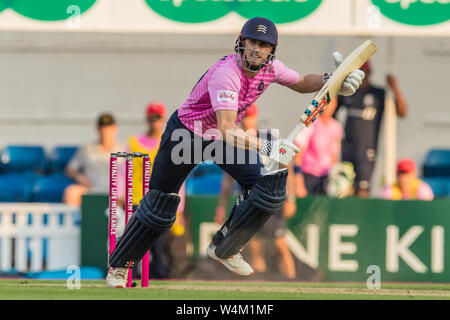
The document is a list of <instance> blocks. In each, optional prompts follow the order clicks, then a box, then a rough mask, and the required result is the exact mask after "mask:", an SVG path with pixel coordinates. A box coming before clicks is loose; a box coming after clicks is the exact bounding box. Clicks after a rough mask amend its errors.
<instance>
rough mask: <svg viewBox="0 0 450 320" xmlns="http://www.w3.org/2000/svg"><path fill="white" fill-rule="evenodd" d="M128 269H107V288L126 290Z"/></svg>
mask: <svg viewBox="0 0 450 320" xmlns="http://www.w3.org/2000/svg"><path fill="white" fill-rule="evenodd" d="M128 270H130V269H128V268H109V270H108V275H107V276H106V286H107V287H108V288H126V286H127V280H128Z"/></svg>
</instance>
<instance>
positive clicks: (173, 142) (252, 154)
mask: <svg viewBox="0 0 450 320" xmlns="http://www.w3.org/2000/svg"><path fill="white" fill-rule="evenodd" d="M214 144H215V145H214ZM217 151H219V152H217ZM180 158H182V159H184V160H186V159H187V161H181V163H180ZM206 160H213V161H214V162H215V163H216V164H217V165H218V166H219V167H220V168H222V169H223V170H224V171H225V172H227V173H228V174H229V175H230V176H232V177H233V178H234V179H235V180H236V181H237V182H238V183H239V184H240V185H241V187H242V188H245V189H251V188H252V187H253V186H254V185H255V184H256V182H257V181H258V179H259V178H260V177H261V175H262V174H263V170H264V165H263V163H262V162H261V159H260V158H259V155H258V154H257V152H256V151H253V150H243V149H238V148H235V147H233V146H231V145H229V144H226V143H224V142H223V141H221V140H203V139H202V138H201V137H199V136H198V135H196V134H194V133H193V132H192V131H190V130H189V129H187V128H186V127H185V126H184V125H183V123H182V122H181V121H180V119H179V118H178V111H175V112H174V113H173V114H172V116H171V117H170V119H169V121H168V122H167V126H166V129H165V131H164V133H163V135H162V137H161V143H160V146H159V150H158V153H157V154H156V158H155V161H154V164H153V169H152V175H151V177H150V189H157V190H159V191H162V192H166V193H172V192H175V193H178V191H179V190H180V188H181V185H182V184H183V182H184V180H185V179H186V177H187V176H188V174H189V173H190V172H191V170H192V169H194V168H195V166H196V165H197V164H199V163H200V162H202V161H206Z"/></svg>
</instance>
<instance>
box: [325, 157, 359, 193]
mask: <svg viewBox="0 0 450 320" xmlns="http://www.w3.org/2000/svg"><path fill="white" fill-rule="evenodd" d="M327 180H328V181H327V186H326V193H327V196H330V197H333V198H347V197H351V196H353V194H354V192H355V190H354V184H355V183H354V181H355V170H354V169H353V164H352V163H351V162H339V163H338V164H336V165H335V166H333V167H332V168H331V169H330V171H329V172H328V179H327Z"/></svg>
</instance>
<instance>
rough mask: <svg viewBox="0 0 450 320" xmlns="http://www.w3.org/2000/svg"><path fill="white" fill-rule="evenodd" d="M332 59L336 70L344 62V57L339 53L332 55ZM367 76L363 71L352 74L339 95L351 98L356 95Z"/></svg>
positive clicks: (346, 79)
mask: <svg viewBox="0 0 450 320" xmlns="http://www.w3.org/2000/svg"><path fill="white" fill-rule="evenodd" d="M331 58H332V61H333V66H334V69H335V70H336V68H337V67H339V65H340V64H341V63H342V61H344V57H343V56H342V55H341V54H340V53H339V52H337V51H336V52H334V53H333V54H332V55H331ZM365 76H366V74H365V73H364V71H362V70H355V71H353V72H352V73H350V74H349V75H348V76H347V78H345V80H344V83H343V84H342V88H341V90H340V91H339V94H340V95H342V96H351V95H352V94H354V93H355V92H356V90H358V88H359V86H360V85H361V83H362V81H363V79H364V77H365Z"/></svg>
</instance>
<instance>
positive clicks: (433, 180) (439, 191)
mask: <svg viewBox="0 0 450 320" xmlns="http://www.w3.org/2000/svg"><path fill="white" fill-rule="evenodd" d="M422 180H423V181H425V182H426V183H428V184H429V185H430V187H431V189H432V190H433V193H434V196H435V197H436V198H447V197H450V177H425V178H422Z"/></svg>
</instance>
